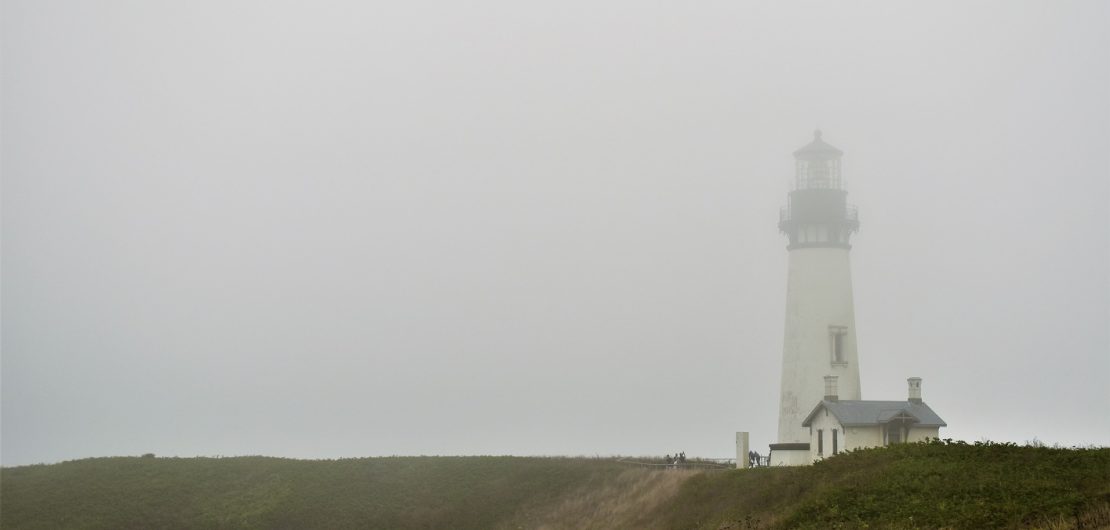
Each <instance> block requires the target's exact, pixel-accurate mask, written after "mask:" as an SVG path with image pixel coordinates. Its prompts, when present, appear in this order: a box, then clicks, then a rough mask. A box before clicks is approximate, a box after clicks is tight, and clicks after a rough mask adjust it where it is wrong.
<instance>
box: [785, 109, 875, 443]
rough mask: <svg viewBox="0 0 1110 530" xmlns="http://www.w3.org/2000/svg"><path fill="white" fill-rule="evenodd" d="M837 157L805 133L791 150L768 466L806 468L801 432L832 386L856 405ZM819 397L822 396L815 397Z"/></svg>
mask: <svg viewBox="0 0 1110 530" xmlns="http://www.w3.org/2000/svg"><path fill="white" fill-rule="evenodd" d="M842 155H843V153H842V152H841V151H840V150H839V149H837V148H835V147H833V146H832V145H829V144H828V143H826V142H825V141H824V140H823V139H822V138H821V131H816V132H814V133H813V141H812V142H810V143H809V144H808V145H806V146H804V147H802V148H800V149H798V150H797V151H794V182H793V185H792V186H791V191H790V193H789V195H788V197H787V203H786V206H785V207H783V208H782V210H781V211H780V214H779V230H780V231H781V232H782V233H783V234H785V235H786V237H787V239H788V241H789V243H788V245H787V247H786V249H787V252H788V262H789V266H788V273H787V283H786V325H785V333H784V338H783V347H782V382H781V386H780V390H779V391H780V401H779V427H778V438H777V440H778V441H777V443H774V444H771V462H770V464H771V465H805V464H808V463H810V462H812V457H811V452H810V447H809V445H810V440H811V433H810V430H811V427H809V426H803V423H804V422H805V421H806V419H807V417H808V416H809V415H810V413H811V411H812V410H813V408H814V406H815V405H816V404H818V403H820V402H822V400H823V399H825V398H826V397H827V396H825V393H827V389H826V388H825V386H824V384H823V382H824V381H827V380H829V379H826V378H827V377H832V378H833V379H831V380H833V381H836V386H837V394H838V396H837V397H838V399H841V400H849V401H850V400H859V399H860V381H859V358H858V355H857V352H856V319H855V310H854V308H853V305H852V274H851V270H850V267H849V260H848V253H849V251H850V250H851V248H852V247H851V237H852V235H853V234H854V233H855V232H856V231H857V230H858V229H859V217H858V215H857V212H856V209H855V207H853V206H849V205H848V202H847V195H848V192H847V191H846V190H845V189H844V181H843V179H842V177H841V171H840V158H841V156H842ZM823 392H824V393H823Z"/></svg>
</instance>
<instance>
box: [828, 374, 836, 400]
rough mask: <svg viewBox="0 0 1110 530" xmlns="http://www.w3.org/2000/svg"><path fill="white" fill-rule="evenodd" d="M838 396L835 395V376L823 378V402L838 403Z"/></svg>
mask: <svg viewBox="0 0 1110 530" xmlns="http://www.w3.org/2000/svg"><path fill="white" fill-rule="evenodd" d="M838 400H840V396H838V395H837V389H836V376H835V375H826V376H825V401H838Z"/></svg>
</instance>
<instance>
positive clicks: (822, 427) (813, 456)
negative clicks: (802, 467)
mask: <svg viewBox="0 0 1110 530" xmlns="http://www.w3.org/2000/svg"><path fill="white" fill-rule="evenodd" d="M810 426H811V430H812V434H810V438H809V461H810V462H816V461H818V460H821V459H822V458H828V457H830V456H832V454H833V452H832V431H833V429H836V432H837V451H838V452H843V451H844V450H845V449H846V447H845V445H844V434H845V433H844V427H842V426H841V425H840V422H839V421H837V419H836V416H834V415H832V413H830V412H829V411H828V410H822V411H821V412H818V413H817V416H815V417H814V418H813V423H811V424H810ZM807 430H810V428H807ZM819 433H820V435H821V436H822V437H823V438H824V447H823V448H822V449H823V451H822V452H821V453H818V452H817V449H818V447H820V446H821V444H818V443H817V436H818V434H819Z"/></svg>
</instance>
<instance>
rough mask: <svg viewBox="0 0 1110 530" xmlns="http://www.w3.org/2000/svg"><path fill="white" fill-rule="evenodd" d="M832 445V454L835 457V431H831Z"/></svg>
mask: <svg viewBox="0 0 1110 530" xmlns="http://www.w3.org/2000/svg"><path fill="white" fill-rule="evenodd" d="M832 444H833V454H834V455H835V454H836V453H837V451H836V429H833V430H832Z"/></svg>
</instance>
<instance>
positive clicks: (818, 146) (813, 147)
mask: <svg viewBox="0 0 1110 530" xmlns="http://www.w3.org/2000/svg"><path fill="white" fill-rule="evenodd" d="M817 154H832V155H843V154H844V152H843V151H841V150H840V149H837V148H835V147H833V146H831V145H829V144H828V143H826V142H825V141H824V140H822V139H821V131H813V141H812V142H810V143H809V144H807V145H805V146H804V147H802V148H801V149H798V150H797V151H794V156H806V155H817Z"/></svg>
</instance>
